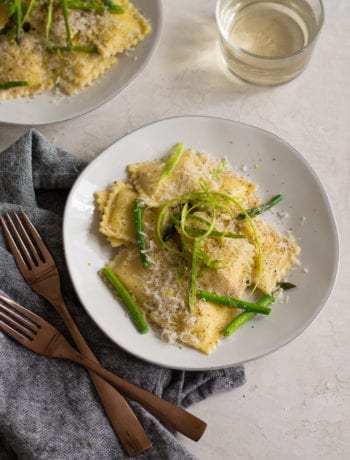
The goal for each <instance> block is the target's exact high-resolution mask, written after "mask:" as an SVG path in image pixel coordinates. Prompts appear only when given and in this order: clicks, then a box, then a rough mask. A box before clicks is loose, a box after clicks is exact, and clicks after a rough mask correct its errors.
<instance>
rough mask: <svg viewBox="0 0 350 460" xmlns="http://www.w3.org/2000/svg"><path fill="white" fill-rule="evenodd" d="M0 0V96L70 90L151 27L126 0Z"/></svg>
mask: <svg viewBox="0 0 350 460" xmlns="http://www.w3.org/2000/svg"><path fill="white" fill-rule="evenodd" d="M16 5H17V3H16V2H15V0H7V1H6V2H4V1H3V2H1V1H0V31H1V34H0V100H5V99H12V98H17V97H24V96H31V95H33V94H37V93H43V92H45V91H48V90H50V89H52V88H57V89H59V90H61V91H62V92H63V93H65V94H68V95H73V94H76V93H77V92H79V91H81V90H82V89H83V88H85V87H87V86H90V85H91V84H93V83H94V81H96V80H97V79H98V78H100V77H101V76H102V75H103V74H104V73H105V72H106V71H107V70H108V69H109V68H110V67H111V66H112V65H113V64H114V63H116V62H117V60H118V55H119V54H120V53H123V52H126V51H127V50H129V49H130V48H132V47H134V46H135V45H137V44H138V43H139V42H140V41H141V40H143V39H144V37H145V36H146V35H147V34H148V33H149V32H150V30H151V26H150V24H149V23H148V21H147V20H146V19H145V18H144V17H143V16H142V14H141V13H140V12H139V11H138V10H137V9H136V8H135V7H134V6H133V4H132V3H131V2H130V1H129V0H120V1H119V0H118V5H117V4H116V3H114V2H113V1H112V0H94V1H85V0H79V1H78V0H60V1H58V0H48V1H46V0H25V1H24V2H22V8H21V9H20V10H19V9H18V8H16Z"/></svg>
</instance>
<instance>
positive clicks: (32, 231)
mask: <svg viewBox="0 0 350 460" xmlns="http://www.w3.org/2000/svg"><path fill="white" fill-rule="evenodd" d="M20 212H21V216H22V218H23V220H24V221H25V223H26V225H27V229H28V230H29V231H30V234H31V236H32V238H33V239H34V241H35V242H36V244H37V245H38V248H39V249H40V252H41V254H42V255H43V257H44V259H45V262H54V260H53V258H52V256H51V254H50V251H49V250H48V249H47V247H46V244H45V243H44V241H43V239H42V238H41V236H40V234H39V232H38V231H37V229H36V228H35V227H34V225H33V224H32V222H31V220H30V219H29V217H28V216H27V214H26V213H25V212H24V211H23V209H22V208H21V209H20ZM15 214H16V213H15ZM16 217H17V219H18V222H19V223H20V225H21V229H23V231H25V229H24V227H23V225H22V223H21V222H20V219H19V217H18V216H17V214H16ZM26 234H27V232H26Z"/></svg>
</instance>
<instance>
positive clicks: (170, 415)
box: [0, 295, 206, 441]
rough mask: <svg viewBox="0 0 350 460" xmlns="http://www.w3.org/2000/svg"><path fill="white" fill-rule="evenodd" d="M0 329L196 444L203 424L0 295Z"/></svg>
mask: <svg viewBox="0 0 350 460" xmlns="http://www.w3.org/2000/svg"><path fill="white" fill-rule="evenodd" d="M0 328H1V329H3V330H4V331H5V332H6V333H7V334H8V335H10V336H11V337H13V338H14V339H15V340H17V341H18V342H20V343H21V344H22V345H24V346H25V347H27V348H29V349H30V350H32V351H35V352H36V353H39V354H40V355H43V356H47V357H48V358H63V359H69V360H71V361H74V362H75V363H78V364H80V365H82V366H85V367H87V368H88V369H90V370H93V371H94V372H95V373H97V374H98V375H100V376H101V377H103V378H104V379H105V380H108V382H110V383H111V384H112V385H114V386H115V387H116V388H118V389H119V390H120V391H122V392H123V393H124V394H126V395H127V396H129V397H130V398H131V399H133V400H134V401H137V402H138V403H140V404H141V405H143V406H144V407H145V408H146V409H147V410H148V411H149V412H151V413H152V414H153V415H154V416H155V417H157V418H158V419H159V420H160V421H162V422H165V423H167V424H168V425H170V426H172V427H173V428H174V429H175V430H177V431H179V432H180V433H183V434H185V435H186V436H188V437H190V438H191V439H193V440H195V441H198V439H200V437H201V436H202V434H203V433H204V430H205V428H206V424H205V422H203V421H202V420H200V419H199V418H197V417H195V416H194V415H192V414H190V413H189V412H187V411H185V410H184V409H181V408H180V407H177V406H175V405H174V404H172V403H170V402H168V401H166V400H165V399H162V398H159V397H158V396H156V395H154V394H153V393H150V392H148V391H146V390H144V389H142V388H140V387H138V386H136V385H134V384H132V383H130V382H127V381H126V380H124V379H122V378H120V377H118V376H116V375H115V374H113V373H112V372H110V371H108V370H106V369H104V368H103V367H102V366H101V365H100V364H98V363H96V362H95V361H92V360H90V359H89V358H86V357H85V356H83V355H82V354H81V353H79V352H78V351H77V350H75V348H73V347H72V346H71V345H70V344H69V343H68V342H67V341H66V339H65V338H64V337H63V335H62V334H61V333H60V332H59V331H58V330H57V329H56V328H55V327H54V326H52V325H51V324H50V323H48V322H47V321H45V320H44V319H43V318H41V317H40V316H38V315H36V314H35V313H33V312H32V311H30V310H28V309H27V308H25V307H23V306H21V305H19V304H18V303H16V302H14V301H13V300H10V299H8V298H6V297H4V296H2V295H0Z"/></svg>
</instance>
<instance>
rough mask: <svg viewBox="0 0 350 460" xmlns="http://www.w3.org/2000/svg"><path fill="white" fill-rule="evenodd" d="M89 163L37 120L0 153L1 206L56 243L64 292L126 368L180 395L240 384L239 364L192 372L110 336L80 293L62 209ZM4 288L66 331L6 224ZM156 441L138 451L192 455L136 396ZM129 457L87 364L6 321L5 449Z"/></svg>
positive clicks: (1, 445)
mask: <svg viewBox="0 0 350 460" xmlns="http://www.w3.org/2000/svg"><path fill="white" fill-rule="evenodd" d="M85 165H86V163H85V162H83V161H81V160H79V159H77V158H74V157H73V156H71V155H70V154H68V153H66V152H64V151H62V150H60V149H58V148H56V147H55V146H53V145H52V144H51V143H50V142H48V140H47V139H46V138H44V137H43V136H42V135H41V134H40V133H39V132H37V131H35V130H34V129H31V130H30V131H29V132H27V133H26V134H25V135H24V136H23V137H22V138H21V139H19V140H18V141H17V142H16V143H15V144H14V145H12V146H11V147H9V148H8V149H6V150H5V151H4V152H2V153H0V214H1V215H2V214H4V213H5V212H7V211H11V210H12V209H18V207H19V206H21V207H23V209H24V210H25V211H26V213H27V214H28V216H29V217H30V219H32V221H33V222H34V224H35V225H36V226H37V228H38V229H39V231H40V233H41V235H42V237H43V239H44V240H45V242H46V244H47V246H48V247H49V249H50V251H51V252H52V254H53V256H54V258H55V260H56V262H57V264H58V267H59V270H60V273H61V281H62V289H63V295H64V297H65V299H66V301H67V305H68V308H69V310H70V312H71V313H72V315H73V317H74V318H75V320H76V322H77V324H78V327H79V329H80V330H81V331H82V332H83V335H84V336H85V338H86V339H87V341H88V343H89V344H90V345H91V348H92V350H94V352H95V353H96V355H97V357H98V358H99V359H100V361H101V363H102V364H103V365H104V366H105V367H107V368H108V369H110V370H111V371H113V372H115V373H117V374H119V375H120V376H121V377H124V378H126V379H127V380H129V381H131V382H134V383H136V384H138V385H140V386H142V387H143V388H146V389H147V390H150V391H152V392H154V393H155V394H157V395H159V396H162V397H163V398H165V399H167V400H169V401H172V402H174V403H176V404H178V405H181V406H184V407H188V406H189V405H191V404H192V403H195V402H198V401H200V400H202V399H204V398H206V397H207V396H209V395H211V394H213V393H216V392H219V391H224V390H229V389H231V388H235V387H237V386H239V385H242V384H243V383H244V381H245V379H244V370H243V368H242V367H241V366H239V367H235V368H231V369H223V370H218V371H210V372H184V371H176V370H170V369H163V368H161V367H157V366H154V365H151V364H147V363H145V362H143V361H141V360H139V359H137V358H135V357H133V356H131V355H129V354H128V353H126V352H125V351H123V350H121V349H120V348H118V347H117V346H116V345H115V344H114V343H112V342H111V341H110V340H109V339H108V338H107V337H106V336H105V335H104V334H103V333H102V332H101V331H100V330H99V329H98V328H97V327H96V326H95V324H94V323H93V322H92V321H91V319H90V318H89V317H88V315H87V314H86V313H85V311H84V309H83V308H82V306H81V305H80V304H79V301H78V299H77V297H76V294H75V292H74V289H73V287H72V284H71V282H70V279H69V276H68V273H67V269H66V265H65V261H64V256H63V249H62V212H63V208H64V203H65V200H66V196H67V193H68V191H69V189H70V187H71V186H72V184H73V182H74V180H75V179H76V177H77V176H78V175H79V173H80V172H81V171H82V170H83V168H84V167H85ZM0 291H1V292H2V293H3V294H5V295H7V296H9V297H11V298H12V299H14V300H16V301H18V302H19V303H22V304H23V305H25V306H27V307H29V308H30V309H32V310H33V311H34V312H36V313H38V314H39V315H41V316H43V317H44V318H45V319H46V320H48V321H49V322H51V323H52V324H54V325H55V326H56V327H57V328H58V329H59V330H61V331H62V332H63V333H64V334H65V335H66V337H68V333H67V330H66V328H65V326H64V324H63V323H62V321H61V319H60V318H59V316H58V315H57V313H56V312H55V311H54V309H53V307H51V306H50V305H48V303H47V302H46V301H45V300H43V299H42V298H40V297H39V296H38V295H36V294H35V293H34V292H33V291H32V290H31V289H30V287H29V286H28V285H27V283H26V282H25V281H24V279H23V278H22V276H21V274H20V272H19V271H18V269H17V266H16V264H15V262H14V259H13V256H12V255H11V253H10V252H9V250H8V247H7V244H6V242H5V240H4V237H3V234H2V232H1V231H0ZM130 404H131V405H132V407H133V409H134V410H135V412H136V414H137V416H138V418H139V419H140V421H141V423H142V425H143V426H144V428H145V430H146V432H147V433H148V435H149V437H150V438H151V440H152V442H153V446H152V448H151V449H149V450H148V451H146V452H145V453H143V454H142V455H140V456H139V457H138V458H140V459H142V460H143V459H157V460H158V459H162V460H166V459H181V460H184V459H192V458H193V456H192V455H191V454H190V453H189V452H188V451H187V450H186V449H184V447H183V446H182V445H181V444H180V443H179V442H178V441H177V439H176V437H175V433H173V432H170V431H169V430H168V429H167V428H165V427H164V425H162V424H161V423H160V422H159V421H158V420H156V419H155V418H154V417H153V416H152V415H151V414H149V413H148V412H147V411H146V410H144V409H143V408H142V407H141V406H140V405H138V404H137V403H134V402H132V401H131V402H130ZM16 458H19V459H24V460H31V459H35V460H39V459H49V460H74V459H84V460H88V459H94V460H96V459H98V460H109V459H125V458H127V456H126V454H125V452H124V451H123V448H122V446H121V445H120V443H119V440H118V439H117V437H116V435H115V434H114V432H113V429H112V428H111V426H110V424H109V422H108V419H107V418H106V416H105V414H104V411H103V409H102V407H101V405H100V403H99V400H98V396H97V395H96V393H95V390H94V387H93V385H92V384H91V382H90V379H89V377H88V374H87V372H86V371H85V370H84V369H82V368H80V367H79V366H77V365H75V364H73V363H70V362H68V361H63V360H55V359H48V358H44V357H42V356H39V355H37V354H35V353H33V352H31V351H29V350H27V349H25V348H24V347H22V346H21V345H19V344H17V343H16V342H14V341H13V340H12V339H10V338H9V337H8V336H6V335H4V334H3V333H2V332H1V331H0V459H1V460H3V459H16Z"/></svg>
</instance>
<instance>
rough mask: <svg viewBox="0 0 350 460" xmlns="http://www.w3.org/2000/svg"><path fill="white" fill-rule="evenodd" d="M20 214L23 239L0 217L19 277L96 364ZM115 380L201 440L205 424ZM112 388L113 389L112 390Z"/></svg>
mask: <svg viewBox="0 0 350 460" xmlns="http://www.w3.org/2000/svg"><path fill="white" fill-rule="evenodd" d="M20 212H21V217H22V218H21V219H20V218H19V216H18V214H17V213H14V216H15V219H16V222H17V224H18V227H19V230H20V231H21V233H22V234H23V238H22V237H21V235H20V234H19V231H18V230H17V229H16V226H15V224H14V222H13V220H12V219H11V217H10V216H9V215H8V214H7V219H8V221H9V226H10V228H11V232H10V229H9V227H8V225H7V224H6V222H5V220H4V219H3V218H2V217H1V216H0V222H1V224H2V226H3V230H4V233H5V236H6V239H7V241H8V244H9V246H10V248H11V251H12V253H13V255H14V257H15V260H16V262H17V265H18V267H19V269H20V271H21V273H22V275H23V276H24V278H25V279H26V280H27V281H28V283H29V285H30V286H31V287H32V289H33V290H34V291H36V292H37V293H38V294H40V295H42V297H44V298H45V299H47V300H48V301H49V302H50V303H51V304H52V305H54V306H55V308H56V309H57V311H58V312H59V313H60V314H61V316H62V318H63V319H64V321H65V323H66V325H67V327H68V329H69V330H70V332H71V334H72V337H73V339H74V341H75V344H76V345H77V347H78V349H79V351H80V353H81V354H82V355H83V356H84V357H86V358H88V359H89V360H91V361H94V362H95V363H96V364H98V361H97V360H96V358H95V356H94V355H93V354H92V351H91V350H90V349H89V348H88V345H87V344H86V342H85V340H84V339H83V337H82V336H81V334H80V332H79V330H78V328H77V326H76V325H75V323H74V321H73V319H72V317H71V316H70V314H69V312H68V310H67V308H66V306H65V304H64V301H63V298H62V294H61V290H60V280H59V275H58V271H57V267H56V265H55V262H54V260H53V258H52V256H51V255H50V253H49V251H48V249H47V247H46V245H45V243H44V242H43V240H42V239H41V237H40V235H39V234H38V232H37V230H36V229H35V227H34V226H33V224H32V223H31V222H30V220H29V218H28V217H27V215H26V214H25V213H24V211H23V210H21V211H20ZM22 220H23V221H24V224H25V226H26V228H27V229H28V230H26V228H25V227H24V225H23V223H22ZM12 233H13V234H14V236H15V238H16V239H17V241H18V244H16V242H15V240H14V238H13V237H12ZM23 239H25V241H26V244H25V243H24V241H23ZM31 239H33V241H34V242H35V244H36V245H37V247H38V249H39V250H40V252H41V255H39V253H38V251H37V249H36V248H35V246H34V244H33V242H32V240H31ZM27 246H28V247H29V249H30V251H31V253H32V255H31V254H30V253H29V251H28V249H27ZM21 251H22V252H23V255H22V254H21ZM90 375H92V376H94V378H95V379H97V378H98V379H99V385H101V382H104V380H102V381H101V379H100V377H98V376H96V375H94V374H90ZM119 381H120V382H123V387H119V386H117V388H119V389H120V390H122V391H123V392H124V393H125V394H126V395H128V396H129V397H131V398H133V399H134V400H135V401H138V402H139V403H140V404H142V405H143V406H144V407H145V408H146V409H148V410H149V411H150V412H152V413H153V414H154V415H155V416H156V417H158V418H159V420H161V421H163V422H165V423H167V424H168V425H170V426H172V427H173V428H174V429H175V430H176V431H178V432H180V433H182V434H184V435H185V436H187V437H189V438H190V439H193V440H194V441H198V440H199V439H200V438H201V436H202V434H203V433H204V431H205V429H206V423H205V422H203V421H202V420H200V419H199V418H197V417H195V416H194V415H192V414H190V413H189V412H187V411H185V410H183V409H180V408H178V407H176V406H174V405H172V404H170V403H169V402H166V401H164V400H162V399H161V398H157V397H156V396H155V395H153V394H152V393H148V392H145V390H142V389H140V388H138V387H137V386H135V385H133V384H131V383H129V382H126V381H124V380H122V379H119ZM104 383H106V382H104ZM114 383H115V382H114ZM106 384H107V383H106ZM108 385H109V384H108ZM110 388H112V387H110ZM112 389H113V390H114V388H112ZM136 389H137V390H136ZM135 391H137V394H136V393H135ZM139 391H141V393H139ZM145 393H147V394H148V395H151V396H152V397H153V398H151V396H148V397H147V399H142V398H144V396H145ZM150 398H151V399H150ZM154 398H156V399H154ZM105 401H106V399H105ZM106 402H108V401H106ZM159 404H161V406H159ZM162 404H164V405H165V406H163V405H162ZM116 412H117V411H116ZM115 415H116V417H118V418H119V417H120V416H119V414H118V412H117V413H116V414H115ZM129 455H130V454H129Z"/></svg>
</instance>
